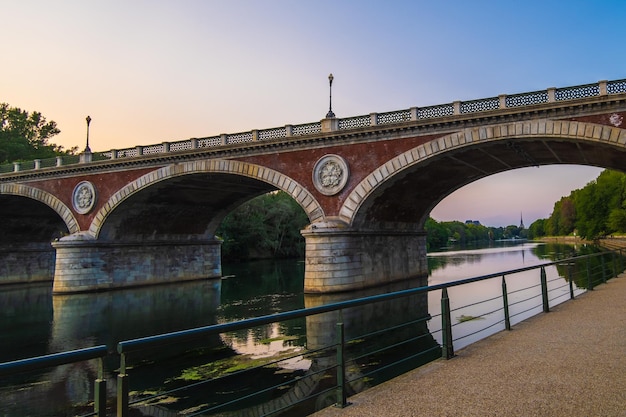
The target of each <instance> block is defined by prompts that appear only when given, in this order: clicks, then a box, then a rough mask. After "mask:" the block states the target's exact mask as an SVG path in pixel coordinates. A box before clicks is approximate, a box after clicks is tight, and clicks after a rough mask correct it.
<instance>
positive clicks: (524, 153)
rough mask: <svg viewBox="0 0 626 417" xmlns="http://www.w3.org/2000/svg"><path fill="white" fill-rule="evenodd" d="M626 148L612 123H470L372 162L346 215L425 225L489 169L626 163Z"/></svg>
mask: <svg viewBox="0 0 626 417" xmlns="http://www.w3.org/2000/svg"><path fill="white" fill-rule="evenodd" d="M615 150H618V151H620V152H615ZM625 154H626V130H625V129H621V128H618V127H612V126H608V125H601V124H595V123H588V122H580V121H570V120H547V119H542V120H535V121H527V122H514V123H505V124H494V125H488V126H483V127H474V128H468V129H464V130H461V131H458V132H454V133H451V134H448V135H446V136H442V137H440V138H437V139H434V140H432V141H429V142H426V143H424V144H422V145H419V146H417V147H415V148H413V149H411V150H409V151H406V152H404V153H401V154H399V155H397V156H395V157H394V158H392V159H391V160H389V161H387V162H386V163H385V164H383V165H381V166H379V167H378V168H376V169H375V170H373V171H372V172H371V173H370V174H369V175H368V176H367V177H366V178H364V179H363V180H362V181H361V182H360V183H359V184H358V185H357V186H356V187H355V188H354V189H353V190H352V192H351V193H350V195H349V196H348V198H346V200H345V202H344V204H343V205H342V207H341V208H340V211H339V218H340V219H341V220H342V221H343V222H345V223H347V224H349V225H352V226H353V227H361V226H363V225H366V224H369V223H371V222H377V223H378V224H391V225H393V224H397V223H402V224H405V225H407V224H411V225H413V227H417V229H421V228H422V227H423V224H424V222H425V221H426V219H427V217H428V214H429V213H430V211H431V210H432V209H433V208H434V207H435V206H436V205H437V204H438V203H439V202H440V201H441V200H443V199H444V198H445V197H446V196H448V195H449V194H451V193H452V192H454V191H456V190H457V189H459V188H461V187H463V186H465V185H467V184H469V183H471V182H474V181H476V180H479V179H481V178H484V177H487V176H489V175H493V174H497V173H500V172H504V171H508V170H512V169H517V168H524V167H529V166H541V165H560V164H562V165H565V164H570V165H589V166H598V167H604V168H609V169H617V170H622V171H625V170H626V162H625V161H626V159H625V158H624V156H626V155H625ZM407 190H410V191H407ZM416 190H417V192H415V191H416ZM409 194H410V195H409ZM398 195H402V198H398V197H397V196H398Z"/></svg>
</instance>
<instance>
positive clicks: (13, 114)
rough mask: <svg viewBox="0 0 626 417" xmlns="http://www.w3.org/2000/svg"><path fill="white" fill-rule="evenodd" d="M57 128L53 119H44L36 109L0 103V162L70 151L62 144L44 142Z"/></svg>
mask: <svg viewBox="0 0 626 417" xmlns="http://www.w3.org/2000/svg"><path fill="white" fill-rule="evenodd" d="M59 132H60V130H59V129H58V128H57V125H56V123H55V122H54V121H49V122H48V121H46V118H45V117H44V116H42V115H41V113H39V112H32V113H29V112H27V111H24V110H22V109H19V108H17V107H9V105H8V104H7V103H0V163H4V162H13V161H21V160H32V159H45V158H52V157H54V156H56V155H62V154H73V153H74V152H75V151H76V148H74V149H71V150H69V151H64V150H63V147H62V146H57V145H55V144H51V143H48V140H49V139H50V138H51V137H53V136H54V135H56V134H58V133H59Z"/></svg>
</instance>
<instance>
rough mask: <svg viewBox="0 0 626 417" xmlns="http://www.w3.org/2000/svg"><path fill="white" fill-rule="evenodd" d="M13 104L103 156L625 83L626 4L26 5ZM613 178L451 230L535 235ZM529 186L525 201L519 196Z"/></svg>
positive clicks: (536, 183) (540, 172)
mask: <svg viewBox="0 0 626 417" xmlns="http://www.w3.org/2000/svg"><path fill="white" fill-rule="evenodd" d="M0 4H1V5H2V17H1V18H0V19H1V21H2V28H3V33H4V34H5V38H6V41H5V42H4V43H3V48H2V53H1V54H0V60H1V61H0V63H1V64H2V70H1V72H0V74H1V76H0V102H7V103H9V104H10V105H12V106H17V107H20V108H23V109H25V110H29V111H34V110H36V111H40V112H42V113H43V114H44V116H46V117H47V119H48V120H54V121H56V122H57V124H58V126H59V128H60V129H61V131H62V132H61V134H59V135H58V136H56V137H55V138H54V140H53V142H55V143H58V144H61V145H63V146H65V147H71V146H79V147H80V148H82V147H84V142H85V131H86V124H85V117H86V116H87V115H90V116H91V117H92V122H91V129H90V145H91V148H92V149H93V150H96V151H99V150H108V149H112V148H126V147H131V146H135V145H142V144H144V145H145V144H151V143H159V142H163V141H174V140H181V139H186V138H189V137H203V136H213V135H217V134H220V133H236V132H243V131H249V130H252V129H264V128H271V127H277V126H283V125H285V124H299V123H307V122H313V121H319V120H320V119H322V118H323V117H324V115H325V114H326V112H327V111H328V80H327V76H328V74H329V73H331V72H332V73H333V74H334V76H335V80H334V83H333V111H334V112H335V114H336V115H337V117H350V116H357V115H363V114H369V113H371V112H385V111H392V110H399V109H405V108H409V107H412V106H427V105H433V104H441V103H449V102H452V101H454V100H470V99H477V98H484V97H493V96H496V95H498V94H511V93H520V92H527V91H536V90H543V89H545V88H548V87H565V86H573V85H581V84H588V83H594V82H597V81H599V80H617V79H623V78H626V65H625V64H626V58H624V53H623V40H624V39H626V25H625V24H624V16H626V2H624V1H623V0H619V1H617V0H615V1H605V0H590V1H568V2H563V1H562V0H561V1H555V0H547V1H534V0H530V1H525V2H516V1H504V0H500V1H496V0H494V1H480V0H475V1H461V0H459V1H455V0H451V1H419V0H416V1H386V2H380V1H378V2H374V1H341V0H335V1H325V0H322V1H315V2H310V1H293V0H292V1H287V0H282V1H271V0H268V1H260V0H257V1H252V0H250V1H242V0H229V1H223V0H221V1H211V0H204V1H200V0H198V1H189V0H177V1H155V0H151V1H147V0H144V1H141V0H135V1H117V0H109V1H89V2H86V1H56V2H50V1H34V0H24V1H20V2H17V1H11V0H0ZM600 171H601V170H600V169H599V168H588V167H583V168H581V167H541V168H532V169H527V170H524V171H522V172H518V173H516V172H509V173H504V174H499V175H495V176H492V177H489V178H487V179H484V180H481V181H479V182H477V183H474V184H472V185H470V186H468V187H465V188H464V189H461V190H459V191H458V192H456V193H454V194H453V195H451V196H449V197H448V198H447V199H446V200H444V201H443V202H442V203H441V204H440V205H439V206H438V207H437V208H436V209H435V210H434V211H433V213H432V215H433V217H435V218H436V219H438V220H453V219H456V220H465V219H474V220H479V221H481V222H482V223H483V224H487V225H493V226H504V225H507V224H517V223H519V216H520V213H523V215H524V222H525V223H526V224H527V225H529V224H530V223H531V222H532V221H534V220H535V219H536V218H542V217H547V216H548V215H549V214H550V212H551V211H552V207H553V205H554V202H556V201H557V200H558V199H560V198H561V197H562V196H563V195H567V194H569V192H570V191H571V190H572V189H576V188H581V187H582V186H584V185H585V184H586V183H588V182H589V181H591V180H593V179H594V178H595V177H596V176H597V175H598V173H599V172H600ZM513 184H515V187H514V186H513Z"/></svg>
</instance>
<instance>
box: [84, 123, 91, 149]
mask: <svg viewBox="0 0 626 417" xmlns="http://www.w3.org/2000/svg"><path fill="white" fill-rule="evenodd" d="M85 120H86V121H87V146H85V152H91V149H89V123H91V117H89V116H87V118H86V119H85Z"/></svg>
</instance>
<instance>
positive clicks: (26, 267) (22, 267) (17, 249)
mask: <svg viewBox="0 0 626 417" xmlns="http://www.w3.org/2000/svg"><path fill="white" fill-rule="evenodd" d="M53 275H54V249H53V248H52V247H51V246H50V243H49V242H44V243H12V244H2V245H0V284H23V283H26V282H42V281H44V282H45V281H47V282H49V281H50V280H51V279H52V276H53Z"/></svg>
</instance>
